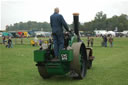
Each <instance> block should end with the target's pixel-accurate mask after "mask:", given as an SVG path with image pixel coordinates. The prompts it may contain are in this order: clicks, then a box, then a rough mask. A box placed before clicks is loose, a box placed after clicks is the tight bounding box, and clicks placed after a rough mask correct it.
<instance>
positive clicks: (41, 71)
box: [37, 65, 50, 79]
mask: <svg viewBox="0 0 128 85" xmlns="http://www.w3.org/2000/svg"><path fill="white" fill-rule="evenodd" d="M37 67H38V72H39V74H40V76H41V77H42V78H43V79H47V78H49V77H50V75H48V73H47V70H46V68H45V65H39V66H37Z"/></svg>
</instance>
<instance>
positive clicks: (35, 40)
mask: <svg viewBox="0 0 128 85" xmlns="http://www.w3.org/2000/svg"><path fill="white" fill-rule="evenodd" d="M34 42H35V46H37V45H38V38H37V37H36V36H35V38H34Z"/></svg>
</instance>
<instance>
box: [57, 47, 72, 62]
mask: <svg viewBox="0 0 128 85" xmlns="http://www.w3.org/2000/svg"><path fill="white" fill-rule="evenodd" d="M63 55H66V56H67V59H66V60H63V58H62V57H63ZM59 58H60V60H61V61H62V62H67V61H68V62H69V61H72V59H73V50H72V49H70V50H67V49H66V50H60V56H59Z"/></svg>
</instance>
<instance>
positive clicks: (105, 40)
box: [104, 35, 108, 47]
mask: <svg viewBox="0 0 128 85" xmlns="http://www.w3.org/2000/svg"><path fill="white" fill-rule="evenodd" d="M107 41H108V39H107V36H106V35H105V36H104V46H105V47H107Z"/></svg>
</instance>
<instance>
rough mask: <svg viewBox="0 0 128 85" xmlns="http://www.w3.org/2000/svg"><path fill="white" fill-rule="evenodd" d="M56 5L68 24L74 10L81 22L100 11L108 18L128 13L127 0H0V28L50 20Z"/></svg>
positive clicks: (92, 18) (91, 18)
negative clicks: (20, 23)
mask: <svg viewBox="0 0 128 85" xmlns="http://www.w3.org/2000/svg"><path fill="white" fill-rule="evenodd" d="M56 7H58V8H59V9H60V14H62V15H63V17H64V19H65V20H66V22H67V23H68V24H71V23H72V22H73V16H72V14H73V13H74V12H78V13H79V14H80V15H79V21H80V22H81V23H84V22H88V21H91V20H94V17H95V15H96V13H97V12H100V11H103V13H105V14H107V17H108V18H110V17H112V16H114V15H118V16H119V15H121V14H128V0H0V8H1V9H0V16H1V17H0V30H4V29H5V27H6V25H11V24H12V25H13V24H14V23H19V22H27V21H37V22H44V21H46V22H50V15H51V14H53V12H54V8H56Z"/></svg>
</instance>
